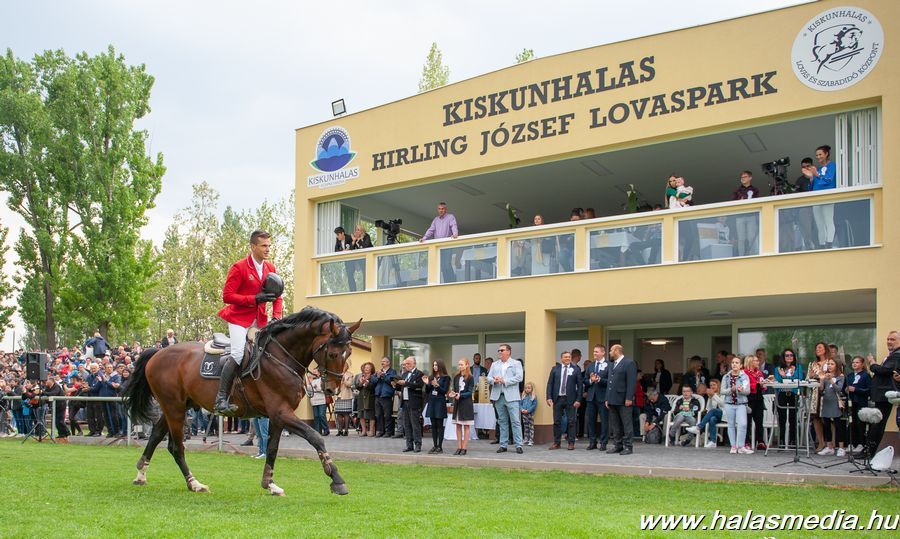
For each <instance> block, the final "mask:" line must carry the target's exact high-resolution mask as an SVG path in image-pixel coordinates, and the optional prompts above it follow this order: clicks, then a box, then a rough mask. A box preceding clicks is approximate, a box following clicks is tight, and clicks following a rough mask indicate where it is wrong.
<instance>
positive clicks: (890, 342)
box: [861, 331, 900, 458]
mask: <svg viewBox="0 0 900 539" xmlns="http://www.w3.org/2000/svg"><path fill="white" fill-rule="evenodd" d="M887 349H888V356H887V357H886V358H884V360H883V361H882V362H881V363H878V362H877V361H876V360H875V357H874V356H872V355H871V354H870V355H869V357H868V361H869V370H871V371H872V390H871V391H872V393H871V395H872V401H873V402H874V403H875V407H876V408H878V409H879V410H881V422H879V423H875V424H873V425H869V431H868V436H867V438H866V444H865V449H864V451H867V452H868V453H869V457H870V458H871V457H872V456H873V455H874V454H875V452H876V451H877V450H878V446H879V445H881V439H882V438H883V437H884V428H885V427H886V426H887V422H888V420H889V419H890V417H891V408H892V407H893V405H892V404H891V403H890V402H889V401H888V398H887V395H886V393H887V392H888V391H891V390H893V389H895V388H897V387H898V385H900V333H898V332H897V331H891V332H889V333H888V336H887ZM861 456H862V455H861Z"/></svg>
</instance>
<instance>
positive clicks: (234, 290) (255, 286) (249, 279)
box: [219, 255, 283, 328]
mask: <svg viewBox="0 0 900 539" xmlns="http://www.w3.org/2000/svg"><path fill="white" fill-rule="evenodd" d="M270 273H276V271H275V266H274V265H273V264H272V263H271V262H269V261H268V260H264V261H263V270H262V279H260V278H259V275H257V273H256V266H254V265H253V255H250V256H248V257H247V258H245V259H243V260H238V261H237V262H235V263H234V265H233V266H231V269H229V270H228V277H227V278H226V279H225V286H224V287H223V288H222V301H224V302H225V304H226V305H225V308H224V309H222V310H221V311H219V318H221V319H222V320H224V321H226V322H228V323H229V324H237V325H239V326H241V327H245V328H246V327H250V326H251V325H253V322H254V321H256V326H257V327H260V328H261V327H265V325H266V323H267V322H268V321H269V317H268V315H267V314H266V304H265V303H260V304H257V303H256V294H258V293H260V292H262V284H263V281H265V279H266V275H268V274H270ZM282 304H283V301H282V299H281V298H278V299H276V300H275V302H274V303H273V304H272V318H281V315H282Z"/></svg>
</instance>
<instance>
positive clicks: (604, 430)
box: [584, 344, 609, 451]
mask: <svg viewBox="0 0 900 539" xmlns="http://www.w3.org/2000/svg"><path fill="white" fill-rule="evenodd" d="M608 382H609V362H608V361H606V347H605V346H603V345H602V344H597V345H594V361H593V362H592V363H591V364H590V366H588V367H585V371H584V388H585V391H586V392H587V413H586V415H585V422H586V423H587V434H588V440H590V442H589V443H588V446H587V448H588V449H589V450H591V449H597V414H598V413H599V414H600V451H606V443H607V442H608V441H609V409H608V408H607V407H606V384H607V383H608Z"/></svg>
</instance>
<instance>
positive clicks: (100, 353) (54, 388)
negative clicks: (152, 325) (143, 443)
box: [0, 333, 143, 441]
mask: <svg viewBox="0 0 900 539" xmlns="http://www.w3.org/2000/svg"><path fill="white" fill-rule="evenodd" d="M142 351H143V348H142V347H141V344H140V343H139V342H134V343H131V344H129V343H126V342H123V343H122V344H121V345H119V346H117V347H115V346H111V345H110V344H109V343H108V342H107V341H106V339H104V338H103V337H102V336H100V334H99V333H97V334H95V335H94V336H93V337H91V338H89V339H87V340H86V341H85V343H84V345H83V346H72V347H65V346H64V347H60V348H57V349H55V350H45V351H44V353H45V354H47V356H48V361H47V379H46V380H44V381H42V380H37V379H29V377H28V376H27V369H26V365H25V350H17V351H16V352H13V353H6V354H3V356H2V359H0V396H4V395H8V396H19V397H22V399H21V400H19V399H16V400H11V401H3V404H0V406H4V407H5V409H8V410H9V412H10V413H11V416H12V418H11V419H10V418H9V415H8V414H6V413H0V435H9V434H12V433H16V434H17V435H20V436H24V435H27V434H29V433H30V434H33V435H37V436H43V435H46V427H45V424H46V421H47V419H48V417H47V415H48V412H50V408H49V404H48V401H47V400H46V397H61V396H69V397H121V395H122V392H123V391H124V390H125V387H126V386H127V385H128V381H129V379H130V377H131V373H132V371H133V370H134V367H133V365H134V362H135V361H137V358H138V356H139V355H140V353H141V352H142ZM54 406H55V412H56V414H55V415H56V424H55V429H56V436H57V438H58V439H59V440H60V441H66V440H67V439H68V437H69V435H70V434H75V435H86V436H90V437H99V436H104V430H105V436H106V437H107V438H116V437H124V436H126V435H127V433H126V425H127V421H126V418H125V409H124V407H123V405H122V404H121V402H111V401H103V402H96V401H88V402H86V401H82V400H69V401H63V400H59V401H56V402H55V404H54ZM85 431H86V432H85Z"/></svg>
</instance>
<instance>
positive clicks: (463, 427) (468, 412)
mask: <svg viewBox="0 0 900 539" xmlns="http://www.w3.org/2000/svg"><path fill="white" fill-rule="evenodd" d="M457 367H458V370H457V374H456V376H455V377H453V385H452V386H451V387H450V392H449V393H447V396H448V397H450V398H451V399H453V422H454V423H456V446H457V450H456V453H454V455H465V454H466V448H467V447H468V446H469V433H470V430H471V428H472V425H474V424H475V404H474V403H473V402H472V391H473V390H474V389H475V381H474V380H473V379H472V370H471V368H470V367H469V360H468V358H461V359H460V360H459V363H458V364H457Z"/></svg>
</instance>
